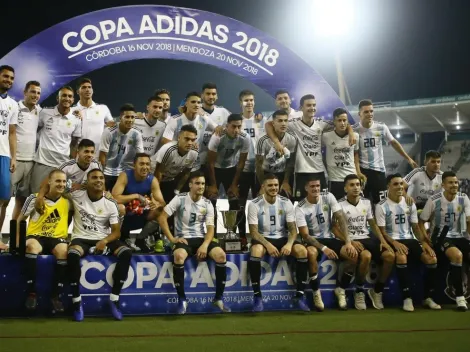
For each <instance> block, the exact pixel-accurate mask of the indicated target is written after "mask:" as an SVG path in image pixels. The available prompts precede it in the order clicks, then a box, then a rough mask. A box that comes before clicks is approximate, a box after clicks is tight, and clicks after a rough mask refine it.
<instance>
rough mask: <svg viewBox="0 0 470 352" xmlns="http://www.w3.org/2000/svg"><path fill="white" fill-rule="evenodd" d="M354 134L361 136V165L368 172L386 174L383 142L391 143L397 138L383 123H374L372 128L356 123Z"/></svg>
mask: <svg viewBox="0 0 470 352" xmlns="http://www.w3.org/2000/svg"><path fill="white" fill-rule="evenodd" d="M352 127H353V130H354V132H357V134H358V135H359V163H360V166H361V167H362V168H364V169H367V170H375V171H380V172H385V162H384V152H383V142H387V143H390V142H391V141H393V140H395V138H394V137H393V136H392V134H391V133H390V130H389V129H388V127H387V125H386V124H384V123H383V122H377V121H374V122H372V126H370V128H365V127H364V126H362V124H361V123H360V122H359V123H356V124H355V125H354V126H352Z"/></svg>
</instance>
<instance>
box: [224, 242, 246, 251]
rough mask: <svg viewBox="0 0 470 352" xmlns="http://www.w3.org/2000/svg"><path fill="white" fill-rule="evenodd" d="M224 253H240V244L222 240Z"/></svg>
mask: <svg viewBox="0 0 470 352" xmlns="http://www.w3.org/2000/svg"><path fill="white" fill-rule="evenodd" d="M222 248H223V249H224V251H225V252H226V253H241V252H242V242H241V241H240V240H223V247H222Z"/></svg>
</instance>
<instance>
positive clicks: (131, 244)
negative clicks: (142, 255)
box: [125, 238, 140, 252]
mask: <svg viewBox="0 0 470 352" xmlns="http://www.w3.org/2000/svg"><path fill="white" fill-rule="evenodd" d="M125 242H126V244H127V246H128V247H129V248H130V249H131V250H132V252H140V248H139V247H137V246H136V245H135V239H134V240H132V239H131V238H128V239H127V240H126V241H125Z"/></svg>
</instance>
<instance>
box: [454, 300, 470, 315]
mask: <svg viewBox="0 0 470 352" xmlns="http://www.w3.org/2000/svg"><path fill="white" fill-rule="evenodd" d="M455 302H456V303H457V310H460V311H462V312H466V311H467V309H468V308H467V301H466V300H465V297H464V296H459V297H455Z"/></svg>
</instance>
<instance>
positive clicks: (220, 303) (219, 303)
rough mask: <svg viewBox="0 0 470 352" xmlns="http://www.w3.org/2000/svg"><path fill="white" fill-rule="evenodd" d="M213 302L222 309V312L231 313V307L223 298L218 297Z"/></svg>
mask: <svg viewBox="0 0 470 352" xmlns="http://www.w3.org/2000/svg"><path fill="white" fill-rule="evenodd" d="M212 304H213V305H214V306H215V307H217V308H218V309H220V311H221V312H222V313H230V312H231V309H230V308H229V307H227V306H226V305H225V304H224V302H223V301H222V300H221V299H218V300H217V301H214V302H212Z"/></svg>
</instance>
